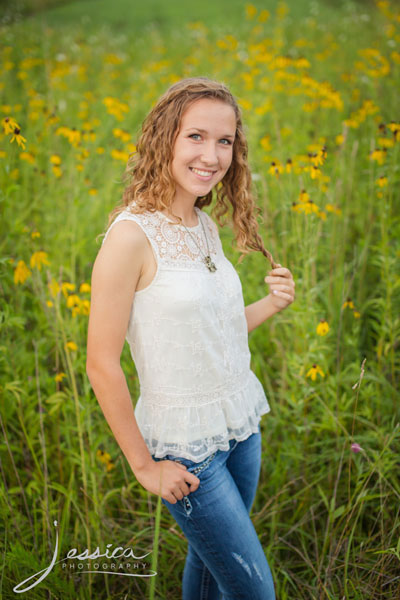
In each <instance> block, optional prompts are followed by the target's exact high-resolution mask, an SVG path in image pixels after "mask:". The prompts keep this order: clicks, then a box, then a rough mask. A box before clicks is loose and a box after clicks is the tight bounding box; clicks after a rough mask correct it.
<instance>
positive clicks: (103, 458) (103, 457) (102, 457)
mask: <svg viewBox="0 0 400 600" xmlns="http://www.w3.org/2000/svg"><path fill="white" fill-rule="evenodd" d="M96 456H97V458H98V459H99V461H100V462H101V463H103V464H104V465H106V469H107V471H111V469H113V468H114V467H115V465H114V463H113V462H112V460H111V456H110V454H109V453H108V452H104V451H103V450H101V449H100V448H99V449H98V450H97V452H96Z"/></svg>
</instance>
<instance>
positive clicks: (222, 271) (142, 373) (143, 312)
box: [103, 207, 270, 461]
mask: <svg viewBox="0 0 400 600" xmlns="http://www.w3.org/2000/svg"><path fill="white" fill-rule="evenodd" d="M195 210H196V213H197V216H198V219H199V223H198V225H196V226H194V227H188V228H185V227H184V226H183V225H181V224H172V222H171V219H170V218H169V217H167V216H166V215H164V214H163V213H161V212H160V211H155V212H153V213H152V212H150V211H146V212H144V213H140V214H134V213H132V212H130V211H129V210H128V209H127V210H125V211H123V212H122V213H120V214H119V215H118V216H117V217H116V219H115V220H114V221H113V223H112V224H111V225H110V227H109V229H108V230H107V232H106V236H105V237H104V239H103V243H104V242H105V240H106V237H107V234H108V232H109V231H110V229H111V228H112V227H113V226H114V225H115V223H117V222H118V221H120V220H133V221H135V222H136V223H137V224H138V225H139V226H140V227H141V228H142V230H143V231H144V233H145V234H146V236H147V238H148V240H149V242H150V244H151V246H152V249H153V252H154V255H155V258H156V261H157V272H156V274H155V276H154V278H153V280H152V281H151V282H150V284H149V285H148V286H147V287H145V288H143V289H141V290H136V292H135V295H134V300H133V304H132V309H131V314H130V319H129V324H128V329H127V333H126V340H127V341H128V343H129V347H130V351H131V355H132V358H133V360H134V363H135V365H136V370H137V373H138V377H139V383H140V396H139V398H138V401H137V403H136V407H135V416H136V419H137V422H138V426H139V428H140V431H141V433H142V435H143V437H144V439H145V442H146V445H147V446H148V448H149V451H150V453H151V454H152V455H154V456H156V457H159V458H161V457H164V456H166V455H167V454H172V455H174V456H180V457H185V458H188V459H190V460H194V461H201V460H203V459H204V458H206V457H207V456H209V455H210V454H211V453H212V452H214V451H215V450H217V449H221V450H228V449H229V440H230V439H232V438H233V439H237V440H244V439H246V438H247V437H248V436H249V435H250V434H251V433H255V432H257V431H258V423H259V420H260V417H261V415H263V414H265V413H267V412H269V410H270V408H269V405H268V401H267V399H266V396H265V393H264V390H263V387H262V385H261V383H260V381H259V380H258V378H257V377H256V375H255V374H254V373H253V371H252V370H251V369H250V358H251V357H250V351H249V347H248V331H247V321H246V317H245V312H244V308H245V307H244V301H243V292H242V286H241V282H240V278H239V276H238V274H237V272H236V270H235V269H234V267H233V265H232V264H231V263H230V262H229V260H228V259H227V258H226V257H225V255H224V252H223V249H222V244H221V240H220V237H219V233H218V228H217V226H216V224H215V223H214V221H213V220H212V219H211V218H210V217H209V215H208V214H207V213H205V212H204V211H202V210H200V209H199V208H197V207H195ZM203 226H204V230H203ZM204 233H205V234H206V236H207V241H208V247H207V242H206V239H205V235H204ZM205 254H210V256H211V259H212V260H213V262H214V263H215V265H216V267H217V270H216V271H215V272H210V271H209V269H208V268H207V266H206V264H205V263H204V255H205ZM128 275H129V274H127V276H128Z"/></svg>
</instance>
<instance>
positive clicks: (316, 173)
mask: <svg viewBox="0 0 400 600" xmlns="http://www.w3.org/2000/svg"><path fill="white" fill-rule="evenodd" d="M310 175H311V179H319V177H321V171H320V169H318V167H316V166H315V165H313V166H312V167H311V169H310Z"/></svg>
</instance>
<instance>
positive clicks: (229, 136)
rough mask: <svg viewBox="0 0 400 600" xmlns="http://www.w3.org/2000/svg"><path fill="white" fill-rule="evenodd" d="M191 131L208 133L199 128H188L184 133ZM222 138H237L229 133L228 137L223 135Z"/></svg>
mask: <svg viewBox="0 0 400 600" xmlns="http://www.w3.org/2000/svg"><path fill="white" fill-rule="evenodd" d="M191 129H195V130H196V131H200V133H208V131H207V129H199V128H198V127H188V128H187V129H184V131H190V130H191ZM221 137H222V138H232V139H233V138H234V137H235V136H234V135H232V134H231V133H227V134H226V135H221Z"/></svg>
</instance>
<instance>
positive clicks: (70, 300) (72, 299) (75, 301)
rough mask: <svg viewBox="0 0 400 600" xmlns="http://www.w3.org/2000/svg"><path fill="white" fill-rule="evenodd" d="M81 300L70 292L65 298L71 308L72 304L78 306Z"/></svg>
mask: <svg viewBox="0 0 400 600" xmlns="http://www.w3.org/2000/svg"><path fill="white" fill-rule="evenodd" d="M80 302H81V300H80V298H79V296H78V295H77V294H71V295H70V296H68V298H67V307H68V308H73V307H74V306H79V304H80Z"/></svg>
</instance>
